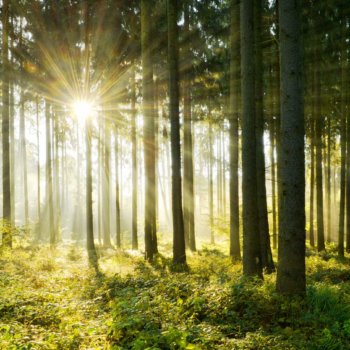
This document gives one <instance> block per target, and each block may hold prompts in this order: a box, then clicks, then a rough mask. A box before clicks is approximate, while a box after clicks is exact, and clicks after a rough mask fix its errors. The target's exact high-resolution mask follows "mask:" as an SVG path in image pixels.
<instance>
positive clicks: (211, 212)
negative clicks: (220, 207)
mask: <svg viewBox="0 0 350 350" xmlns="http://www.w3.org/2000/svg"><path fill="white" fill-rule="evenodd" d="M209 118H211V115H210V114H209ZM208 181H209V225H210V243H211V244H215V236H214V198H213V197H214V196H213V126H212V123H211V120H209V164H208Z"/></svg>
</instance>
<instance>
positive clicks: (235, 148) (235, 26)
mask: <svg viewBox="0 0 350 350" xmlns="http://www.w3.org/2000/svg"><path fill="white" fill-rule="evenodd" d="M239 61H240V54H239V1H237V0H232V1H231V29H230V106H229V111H230V255H231V256H232V258H234V259H239V258H240V257H241V249H240V244H239V180H238V160H239V145H238V144H239V135H238V118H239V115H238V109H239V102H238V101H239V92H240V88H239V74H240V69H239V64H240V62H239Z"/></svg>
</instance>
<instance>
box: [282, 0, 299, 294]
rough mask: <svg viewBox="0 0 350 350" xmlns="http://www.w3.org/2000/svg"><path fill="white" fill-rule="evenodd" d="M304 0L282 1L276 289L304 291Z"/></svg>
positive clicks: (291, 292) (293, 292)
mask: <svg viewBox="0 0 350 350" xmlns="http://www.w3.org/2000/svg"><path fill="white" fill-rule="evenodd" d="M300 16H301V1H300V0H296V1H293V2H291V1H280V2H279V21H280V22H279V33H280V60H281V119H282V120H281V135H282V137H281V163H282V164H283V167H282V173H281V177H282V195H283V198H282V202H283V205H282V208H281V209H282V212H281V213H280V214H281V215H280V218H281V224H280V226H281V231H280V232H279V249H278V270H277V281H276V285H277V290H278V291H279V292H280V293H283V294H289V295H294V294H303V293H305V173H304V170H305V169H304V167H305V164H304V162H305V156H304V135H305V130H304V114H303V88H302V85H303V84H302V80H303V79H302V42H301V20H300Z"/></svg>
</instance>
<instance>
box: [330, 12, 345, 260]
mask: <svg viewBox="0 0 350 350" xmlns="http://www.w3.org/2000/svg"><path fill="white" fill-rule="evenodd" d="M346 23H347V20H346V19H344V20H343V24H342V36H343V38H342V51H341V55H342V73H341V74H342V81H341V83H342V89H341V91H342V96H341V99H342V107H341V113H342V120H343V119H344V120H345V123H346V124H347V125H346V152H347V154H346V175H345V176H346V252H347V253H350V114H349V106H348V103H349V95H348V94H349V93H348V90H347V89H348V88H349V84H348V75H349V63H348V57H347V46H346V44H345V42H346V39H347V37H346V34H348V33H349V32H348V27H347V24H346ZM329 129H330V126H329ZM328 135H329V137H330V131H329V132H328ZM328 143H329V144H328V149H329V152H330V142H329V140H328ZM328 157H329V158H330V155H328ZM329 162H330V160H329ZM329 187H330V184H329ZM329 213H330V210H329ZM328 215H330V214H328Z"/></svg>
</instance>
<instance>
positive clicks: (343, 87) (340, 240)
mask: <svg viewBox="0 0 350 350" xmlns="http://www.w3.org/2000/svg"><path fill="white" fill-rule="evenodd" d="M342 27H343V28H342V50H341V58H340V59H341V115H340V118H341V125H340V159H341V160H340V205H339V232H338V254H339V255H340V256H344V232H345V197H346V194H347V191H348V189H349V186H345V185H346V180H347V178H346V158H347V156H348V157H349V155H347V154H346V151H347V147H346V146H347V144H349V141H348V140H347V139H346V136H347V132H346V131H347V130H346V127H347V125H346V124H347V123H346V122H347V120H346V95H345V94H346V92H345V91H346V83H345V82H346V80H347V77H346V75H347V70H346V60H347V52H346V46H345V45H346V44H345V35H344V34H345V31H346V21H342ZM348 127H349V126H348ZM347 141H348V142H347ZM348 178H349V175H348ZM347 184H348V183H347ZM345 187H346V192H345ZM346 199H347V200H348V199H349V197H347V198H346ZM349 205H350V204H349V203H348V201H347V203H346V208H348V206H349ZM349 221H350V220H347V222H349ZM347 228H348V227H347Z"/></svg>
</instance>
